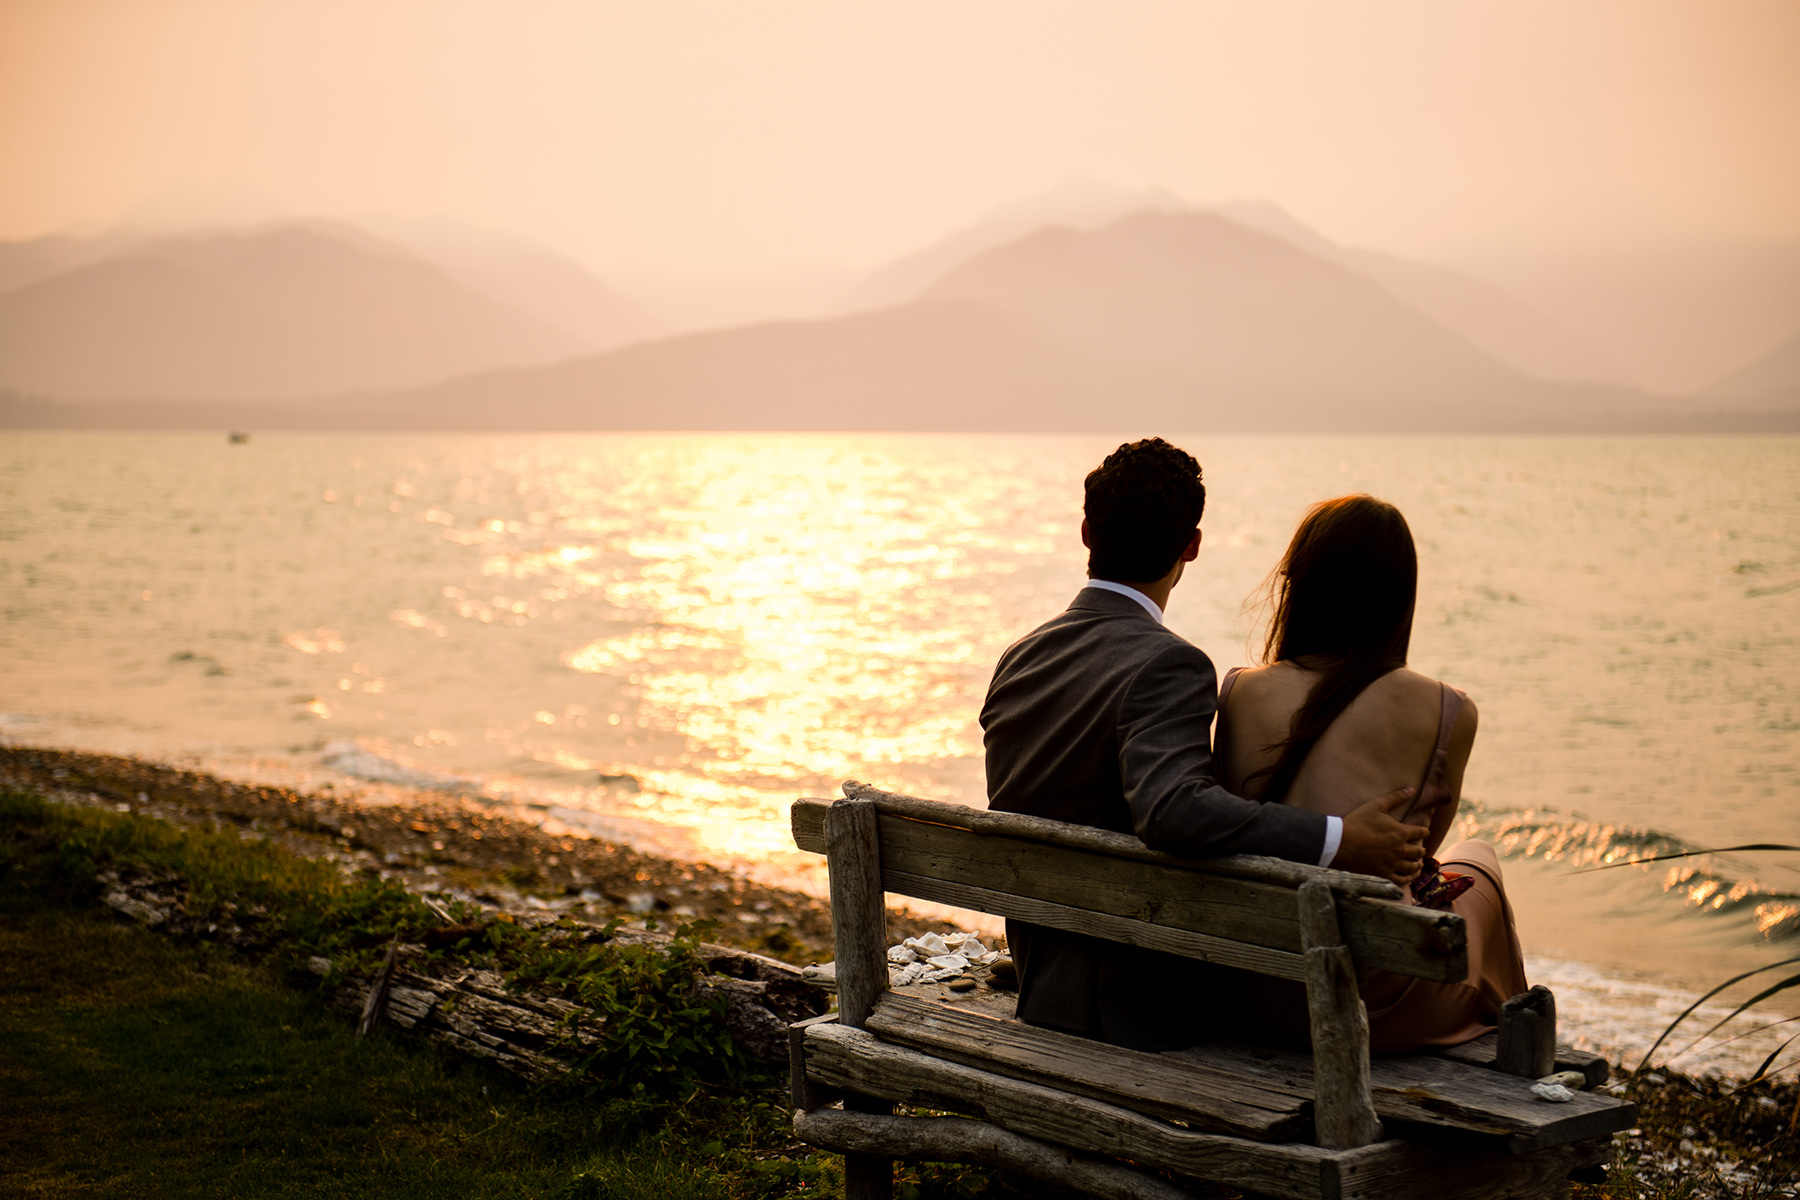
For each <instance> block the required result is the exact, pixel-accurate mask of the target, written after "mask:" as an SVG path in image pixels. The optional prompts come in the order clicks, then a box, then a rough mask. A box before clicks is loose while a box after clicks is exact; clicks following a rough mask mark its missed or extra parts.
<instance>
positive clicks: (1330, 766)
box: [1215, 496, 1526, 1054]
mask: <svg viewBox="0 0 1800 1200" xmlns="http://www.w3.org/2000/svg"><path fill="white" fill-rule="evenodd" d="M1417 583H1418V559H1417V556H1416V555H1415V553H1414V551H1413V540H1412V533H1411V531H1410V530H1409V529H1407V526H1406V519H1405V518H1404V517H1402V516H1401V515H1400V511H1399V510H1398V509H1396V508H1395V507H1394V506H1393V505H1391V504H1388V503H1386V502H1385V501H1382V500H1377V499H1375V498H1374V497H1373V496H1343V497H1340V498H1339V499H1336V500H1327V501H1324V502H1323V503H1321V504H1318V505H1315V506H1314V507H1313V509H1312V511H1310V512H1308V513H1307V514H1306V517H1305V519H1304V520H1302V521H1301V522H1300V528H1299V529H1298V530H1296V531H1295V533H1294V540H1293V542H1292V543H1291V544H1290V545H1289V546H1288V549H1287V554H1286V555H1285V556H1284V557H1283V558H1282V560H1281V565H1280V566H1279V567H1277V568H1276V571H1275V574H1274V575H1273V576H1271V591H1272V593H1273V601H1274V615H1273V618H1272V620H1271V622H1270V626H1269V633H1268V638H1267V641H1266V642H1265V644H1264V648H1263V659H1264V661H1265V662H1266V663H1267V665H1266V666H1261V667H1255V668H1252V669H1249V670H1243V669H1239V670H1236V671H1232V672H1231V673H1230V674H1228V675H1227V676H1226V677H1225V680H1224V682H1223V684H1222V685H1221V686H1220V689H1219V727H1218V736H1217V738H1216V739H1215V740H1216V745H1217V748H1218V755H1219V769H1220V778H1221V781H1222V782H1223V783H1224V784H1225V785H1226V786H1227V787H1229V788H1231V789H1232V790H1233V791H1235V792H1237V793H1238V794H1239V795H1243V796H1248V797H1250V798H1252V799H1258V800H1267V801H1276V802H1279V803H1282V804H1291V805H1294V806H1296V807H1300V808H1310V809H1313V810H1315V811H1318V812H1325V813H1336V814H1337V815H1339V816H1342V815H1343V814H1344V813H1346V812H1347V811H1348V810H1349V808H1350V807H1352V805H1349V804H1347V803H1345V801H1344V797H1356V796H1370V795H1377V794H1379V793H1382V792H1387V791H1391V790H1393V789H1394V788H1397V787H1401V786H1404V785H1406V784H1415V785H1417V786H1418V788H1419V796H1418V799H1417V800H1416V801H1415V802H1414V810H1413V811H1414V813H1415V814H1417V815H1416V816H1415V817H1413V818H1412V819H1414V820H1415V821H1416V822H1417V823H1419V824H1428V825H1429V833H1428V834H1427V836H1426V841H1425V853H1426V854H1427V855H1429V856H1431V857H1430V858H1428V859H1427V861H1426V864H1425V871H1424V872H1423V873H1422V875H1421V877H1420V879H1419V881H1418V882H1416V883H1415V884H1414V885H1413V887H1412V888H1411V889H1408V892H1407V895H1406V897H1405V899H1406V901H1407V902H1408V903H1418V904H1426V905H1429V906H1431V907H1435V908H1450V909H1453V910H1454V911H1455V912H1456V913H1457V914H1459V915H1460V916H1462V917H1463V919H1464V922H1465V925H1466V928H1467V931H1468V944H1469V976H1468V978H1467V979H1466V980H1462V981H1458V982H1455V983H1433V982H1429V981H1426V980H1419V979H1411V978H1408V977H1406V976H1402V975H1395V974H1392V973H1390V972H1385V971H1371V972H1369V973H1368V974H1367V976H1366V977H1365V982H1364V985H1363V988H1362V995H1363V1000H1364V1002H1365V1004H1366V1005H1367V1007H1368V1010H1369V1044H1370V1049H1371V1051H1372V1052H1374V1053H1376V1054H1401V1053H1405V1052H1407V1051H1409V1050H1416V1049H1420V1048H1422V1047H1427V1046H1454V1045H1457V1044H1458V1043H1461V1042H1466V1041H1468V1040H1470V1039H1471V1038H1475V1037H1479V1036H1480V1035H1481V1034H1483V1033H1486V1032H1488V1031H1489V1030H1490V1029H1492V1028H1494V1024H1495V1021H1496V1020H1497V1019H1498V1016H1499V1011H1500V1005H1501V1003H1502V1002H1503V1001H1504V1000H1506V999H1507V998H1508V997H1511V996H1514V995H1517V994H1518V993H1520V992H1523V991H1525V990H1526V983H1525V966H1524V961H1523V957H1522V955H1521V953H1520V950H1519V939H1518V935H1517V933H1516V932H1515V931H1514V928H1513V917H1512V909H1511V907H1510V906H1509V905H1508V904H1507V902H1506V893H1505V891H1504V890H1503V888H1502V885H1501V876H1500V864H1499V860H1498V858H1497V857H1496V855H1495V853H1494V849H1493V847H1492V846H1490V845H1488V844H1487V843H1486V842H1481V841H1464V842H1459V843H1457V844H1456V845H1454V846H1451V847H1450V848H1448V849H1446V850H1443V851H1442V853H1441V854H1440V847H1441V846H1442V843H1443V841H1444V838H1445V835H1446V834H1448V833H1449V830H1450V825H1451V823H1452V822H1453V821H1454V820H1455V818H1456V807H1457V801H1458V799H1459V797H1460V795H1461V791H1462V778H1463V769H1464V767H1466V766H1467V765H1468V761H1469V751H1470V750H1471V749H1472V748H1473V746H1474V744H1475V725H1476V711H1475V705H1474V703H1473V702H1471V701H1469V700H1468V699H1467V697H1465V696H1464V695H1463V693H1462V692H1460V691H1458V690H1456V689H1455V688H1452V687H1448V686H1447V685H1445V684H1441V683H1439V682H1438V681H1437V680H1435V679H1431V678H1428V677H1427V676H1424V675H1421V674H1419V673H1418V672H1417V671H1414V670H1412V669H1410V668H1409V667H1407V665H1406V651H1407V644H1408V642H1409V641H1410V639H1411V636H1412V618H1413V600H1414V595H1415V592H1416V590H1417ZM1437 858H1441V859H1442V860H1443V862H1442V865H1441V867H1440V866H1439V865H1438V864H1437V863H1436V862H1435V861H1433V860H1434V859H1437ZM1264 1001H1266V1002H1267V1003H1266V1004H1264V1003H1263V1002H1264ZM1252 1007H1266V1008H1267V1009H1269V1010H1270V1016H1269V1020H1270V1023H1271V1028H1270V1029H1269V1030H1267V1031H1266V1032H1270V1033H1274V1034H1277V1035H1285V1036H1290V1037H1291V1036H1299V1037H1304V1036H1305V1030H1306V1017H1305V997H1304V996H1303V995H1301V994H1298V993H1297V992H1296V990H1295V989H1293V988H1292V987H1291V986H1289V987H1288V988H1287V989H1286V990H1285V991H1284V992H1282V993H1281V994H1279V995H1275V996H1267V997H1259V998H1258V1002H1257V1004H1253V1005H1252Z"/></svg>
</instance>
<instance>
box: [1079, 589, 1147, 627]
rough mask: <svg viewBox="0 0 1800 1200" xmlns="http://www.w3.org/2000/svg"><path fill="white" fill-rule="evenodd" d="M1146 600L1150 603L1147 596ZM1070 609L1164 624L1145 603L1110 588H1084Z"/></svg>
mask: <svg viewBox="0 0 1800 1200" xmlns="http://www.w3.org/2000/svg"><path fill="white" fill-rule="evenodd" d="M1139 595H1142V593H1139ZM1145 600H1146V601H1148V600H1149V597H1147V596H1146V597H1145ZM1154 603H1155V602H1154V601H1150V604H1151V605H1152V606H1154ZM1069 607H1070V608H1072V609H1082V610H1084V611H1089V612H1104V613H1113V614H1116V615H1118V616H1137V617H1148V618H1149V619H1151V620H1153V621H1155V622H1156V623H1157V624H1158V625H1161V624H1163V619H1162V617H1161V616H1160V615H1158V614H1157V613H1153V612H1151V611H1150V609H1149V608H1147V607H1145V604H1144V603H1143V602H1141V601H1139V600H1137V599H1136V598H1135V597H1132V596H1125V595H1121V594H1120V593H1118V592H1115V591H1112V590H1111V589H1109V588H1098V587H1092V586H1089V587H1084V588H1082V589H1081V590H1080V591H1079V592H1077V593H1076V594H1075V599H1074V600H1073V601H1072V602H1071V603H1070V604H1069Z"/></svg>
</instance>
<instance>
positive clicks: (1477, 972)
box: [1219, 668, 1528, 1054]
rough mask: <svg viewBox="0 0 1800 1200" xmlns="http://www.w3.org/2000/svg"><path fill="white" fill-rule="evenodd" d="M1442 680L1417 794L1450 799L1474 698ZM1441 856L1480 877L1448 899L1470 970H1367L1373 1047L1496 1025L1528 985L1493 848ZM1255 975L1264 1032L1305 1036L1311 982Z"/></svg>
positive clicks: (1233, 674)
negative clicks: (1459, 727)
mask: <svg viewBox="0 0 1800 1200" xmlns="http://www.w3.org/2000/svg"><path fill="white" fill-rule="evenodd" d="M1239 670H1242V668H1235V669H1233V670H1232V671H1230V672H1228V673H1227V674H1226V676H1225V678H1224V680H1223V681H1222V682H1221V683H1220V685H1219V708H1220V709H1221V710H1223V709H1224V707H1225V699H1226V697H1227V696H1229V695H1230V694H1231V686H1232V684H1233V683H1235V682H1236V681H1237V675H1238V671H1239ZM1438 687H1439V688H1440V689H1441V691H1440V694H1441V695H1442V697H1443V703H1442V707H1441V709H1440V712H1439V717H1438V735H1437V746H1436V748H1435V749H1434V750H1433V751H1432V754H1431V761H1430V762H1429V763H1427V764H1426V767H1425V774H1424V776H1423V778H1422V779H1421V780H1420V783H1419V796H1420V797H1421V798H1422V799H1426V800H1436V799H1447V798H1448V795H1447V793H1448V791H1449V783H1448V782H1447V769H1448V764H1449V759H1450V733H1451V730H1453V729H1454V728H1455V727H1456V718H1457V716H1458V715H1459V714H1460V713H1461V712H1462V706H1463V702H1464V700H1466V699H1467V698H1468V697H1467V696H1466V695H1465V694H1464V693H1463V692H1461V691H1458V690H1457V689H1456V688H1453V687H1450V686H1448V685H1446V684H1439V685H1438ZM1439 862H1440V864H1441V866H1442V867H1443V869H1444V871H1445V872H1446V873H1447V874H1455V875H1466V876H1468V877H1470V878H1471V879H1472V880H1473V881H1474V882H1473V884H1472V886H1470V887H1469V888H1468V889H1467V890H1465V891H1463V892H1462V894H1461V895H1459V896H1457V897H1456V898H1455V899H1454V900H1453V901H1452V902H1451V903H1450V911H1452V912H1454V913H1456V915H1457V916H1459V917H1461V918H1462V919H1463V926H1464V928H1465V930H1466V931H1467V933H1468V942H1469V974H1468V975H1467V976H1466V977H1465V978H1463V979H1460V980H1457V981H1455V982H1453V983H1435V982H1432V981H1430V980H1425V979H1414V978H1412V977H1411V976H1407V975H1397V974H1395V973H1393V972H1392V971H1382V970H1370V971H1366V972H1364V974H1363V986H1362V998H1363V1004H1364V1005H1365V1006H1366V1007H1367V1008H1368V1010H1369V1050H1370V1052H1371V1053H1374V1054H1405V1053H1408V1052H1409V1051H1413V1050H1422V1049H1425V1048H1427V1047H1431V1046H1456V1045H1460V1044H1461V1043H1463V1042H1467V1041H1470V1040H1472V1039H1474V1038H1478V1037H1480V1036H1481V1035H1482V1034H1484V1033H1488V1032H1490V1031H1491V1030H1493V1029H1494V1028H1495V1022H1496V1021H1497V1020H1498V1018H1499V1015H1500V1005H1501V1004H1502V1003H1503V1002H1504V1001H1506V1000H1507V999H1508V998H1510V997H1512V996H1516V995H1518V994H1519V993H1520V992H1523V991H1525V990H1527V987H1528V985H1527V984H1526V982H1525V956H1524V952H1523V951H1522V950H1521V949H1520V946H1519V934H1518V930H1517V928H1516V926H1515V923H1514V920H1513V911H1512V906H1511V905H1510V904H1508V903H1507V902H1506V891H1505V888H1504V887H1503V885H1502V879H1501V874H1500V859H1499V856H1498V855H1497V854H1495V852H1494V848H1493V847H1492V846H1490V845H1489V844H1488V843H1487V842H1484V841H1480V840H1477V839H1473V838H1471V839H1469V840H1467V841H1461V842H1458V843H1456V844H1455V845H1454V846H1450V847H1448V848H1446V849H1444V850H1442V851H1441V852H1440V857H1439ZM1403 900H1404V902H1405V903H1407V904H1412V903H1414V902H1415V901H1414V899H1413V894H1412V891H1411V889H1406V892H1405V896H1404V897H1403ZM1255 978H1256V982H1255V983H1254V984H1251V985H1249V986H1250V988H1251V990H1253V991H1254V992H1256V993H1257V994H1256V995H1255V996H1253V997H1249V998H1248V999H1251V1000H1252V1003H1251V1004H1250V1005H1249V1006H1248V1007H1249V1008H1250V1009H1251V1010H1252V1011H1257V1010H1260V1011H1261V1013H1262V1014H1263V1020H1262V1023H1261V1025H1260V1032H1262V1033H1263V1034H1264V1035H1266V1036H1271V1037H1275V1038H1278V1039H1281V1040H1294V1039H1296V1038H1298V1039H1300V1040H1305V1039H1306V1038H1307V1037H1308V1032H1307V1031H1308V1028H1309V1026H1308V1021H1307V1016H1306V991H1305V988H1304V987H1303V986H1302V985H1300V984H1294V983H1289V982H1287V981H1285V980H1274V979H1268V978H1267V977H1264V976H1258V977H1255Z"/></svg>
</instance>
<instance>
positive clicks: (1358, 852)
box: [1331, 787, 1427, 886]
mask: <svg viewBox="0 0 1800 1200" xmlns="http://www.w3.org/2000/svg"><path fill="white" fill-rule="evenodd" d="M1417 791H1418V789H1417V788H1410V787H1404V788H1401V789H1400V790H1399V791H1397V792H1389V793H1388V794H1387V795H1385V796H1381V797H1378V798H1377V799H1374V800H1370V801H1368V802H1367V803H1365V804H1362V805H1359V806H1358V807H1356V808H1353V809H1351V810H1350V812H1349V813H1347V814H1346V815H1345V817H1344V840H1343V841H1342V842H1341V843H1339V845H1338V852H1337V856H1336V857H1335V858H1333V859H1332V860H1331V865H1332V866H1333V867H1336V868H1337V869H1338V870H1340V871H1355V872H1357V873H1358V874H1360V875H1379V876H1381V877H1382V878H1383V879H1391V880H1392V881H1393V882H1395V883H1398V884H1400V885H1401V886H1405V885H1406V884H1407V883H1409V882H1411V881H1412V879H1413V877H1414V876H1416V875H1417V874H1418V873H1419V864H1421V863H1422V862H1424V861H1425V834H1426V832H1427V826H1425V825H1422V824H1415V823H1413V822H1409V821H1407V820H1406V819H1405V818H1406V816H1407V810H1408V809H1410V808H1411V807H1412V803H1413V796H1414V794H1415V793H1416V792H1417ZM1411 815H1412V816H1413V817H1414V818H1418V817H1419V814H1418V813H1413V814H1411Z"/></svg>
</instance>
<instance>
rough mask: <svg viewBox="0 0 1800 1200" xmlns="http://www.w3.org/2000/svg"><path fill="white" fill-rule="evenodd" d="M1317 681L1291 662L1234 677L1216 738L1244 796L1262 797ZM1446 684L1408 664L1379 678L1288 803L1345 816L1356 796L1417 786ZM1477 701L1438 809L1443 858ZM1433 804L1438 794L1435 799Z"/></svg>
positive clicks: (1465, 712)
mask: <svg viewBox="0 0 1800 1200" xmlns="http://www.w3.org/2000/svg"><path fill="white" fill-rule="evenodd" d="M1318 678H1319V675H1318V673H1317V672H1316V671H1310V670H1306V669H1305V668H1303V667H1301V666H1298V665H1297V664H1295V663H1291V662H1278V663H1274V664H1272V665H1270V666H1267V667H1258V668H1253V669H1251V670H1247V671H1241V672H1238V673H1237V674H1236V678H1235V679H1234V680H1233V681H1232V683H1231V686H1230V690H1229V692H1228V693H1227V694H1226V695H1225V696H1224V697H1223V698H1222V700H1221V703H1220V706H1219V728H1218V736H1217V738H1216V739H1215V743H1216V748H1217V752H1218V757H1219V764H1220V781H1221V782H1222V783H1224V785H1225V786H1226V787H1228V788H1230V789H1231V790H1233V791H1235V792H1237V793H1238V794H1239V795H1241V796H1248V797H1250V798H1251V799H1262V798H1263V789H1264V786H1265V784H1266V777H1265V778H1252V776H1255V775H1256V773H1257V772H1258V771H1262V770H1264V769H1265V768H1267V767H1270V766H1272V765H1273V764H1274V762H1275V760H1276V758H1277V757H1278V756H1279V748H1280V743H1281V742H1283V741H1284V740H1285V739H1286V738H1287V736H1288V733H1289V731H1290V729H1291V728H1292V722H1293V718H1294V714H1295V712H1297V711H1298V710H1299V708H1300V706H1301V705H1302V704H1304V703H1305V701H1306V698H1307V695H1308V693H1309V692H1310V691H1311V689H1312V687H1313V685H1314V683H1316V682H1317V680H1318ZM1443 690H1444V689H1443V686H1442V685H1441V684H1439V683H1438V682H1437V681H1436V680H1435V679H1432V678H1430V677H1428V676H1425V675H1421V674H1419V673H1418V672H1417V671H1414V670H1411V669H1409V668H1406V667H1402V668H1400V669H1399V670H1395V671H1390V672H1388V673H1387V674H1385V675H1382V676H1380V677H1379V678H1377V679H1376V680H1375V681H1374V682H1373V683H1371V684H1369V686H1368V687H1366V688H1364V689H1363V690H1362V692H1360V693H1359V694H1358V695H1357V696H1356V697H1355V699H1353V700H1351V701H1350V703H1349V705H1348V707H1346V708H1345V709H1344V711H1343V712H1342V713H1340V714H1339V715H1338V717H1337V718H1336V719H1335V720H1333V721H1332V722H1331V724H1330V726H1328V727H1327V728H1326V730H1325V732H1324V733H1323V734H1322V735H1321V736H1320V738H1319V740H1318V742H1317V744H1316V745H1314V746H1313V748H1312V750H1311V752H1310V753H1308V754H1307V756H1306V758H1305V759H1304V760H1303V762H1302V764H1301V766H1300V770H1299V773H1298V774H1297V775H1296V776H1295V777H1294V782H1293V784H1292V786H1291V787H1290V788H1289V789H1288V791H1287V794H1286V795H1285V796H1282V797H1272V798H1273V799H1279V800H1280V801H1281V802H1282V803H1284V804H1290V805H1293V806H1295V807H1298V808H1308V809H1312V810H1313V811H1315V812H1323V813H1332V814H1335V815H1338V816H1343V815H1344V814H1346V813H1348V812H1349V811H1350V810H1351V809H1352V808H1354V807H1356V804H1357V797H1360V796H1365V795H1370V794H1376V793H1380V792H1387V791H1392V790H1393V789H1395V788H1398V787H1405V786H1408V785H1413V786H1417V785H1418V784H1419V783H1420V780H1421V778H1422V777H1423V776H1424V773H1425V769H1426V766H1427V764H1429V763H1430V761H1431V758H1432V753H1433V751H1434V750H1435V749H1436V747H1437V744H1438V738H1439V723H1440V718H1441V716H1442V715H1443V703H1442V696H1443ZM1476 723H1477V716H1476V711H1475V705H1474V704H1473V703H1472V702H1465V703H1464V704H1463V705H1462V709H1461V712H1460V713H1458V714H1457V717H1456V723H1455V725H1454V726H1453V728H1452V730H1451V735H1450V742H1449V747H1448V751H1449V753H1448V756H1447V761H1446V763H1445V770H1444V775H1443V781H1442V782H1443V786H1444V787H1445V788H1446V790H1447V791H1448V794H1449V799H1448V800H1447V801H1446V802H1445V803H1443V804H1441V805H1439V806H1438V808H1437V809H1435V810H1434V811H1433V813H1432V821H1431V825H1432V834H1431V837H1430V838H1428V839H1427V853H1435V851H1436V849H1437V846H1438V844H1439V843H1440V842H1442V840H1443V836H1444V834H1445V833H1446V832H1447V831H1448V830H1449V827H1450V823H1451V821H1452V820H1453V819H1454V817H1455V808H1456V798H1457V797H1458V796H1460V795H1461V793H1462V777H1463V769H1464V768H1465V767H1466V766H1467V765H1468V761H1469V753H1470V750H1471V749H1472V748H1473V746H1474V742H1475V729H1476ZM1433 798H1435V797H1433Z"/></svg>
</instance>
